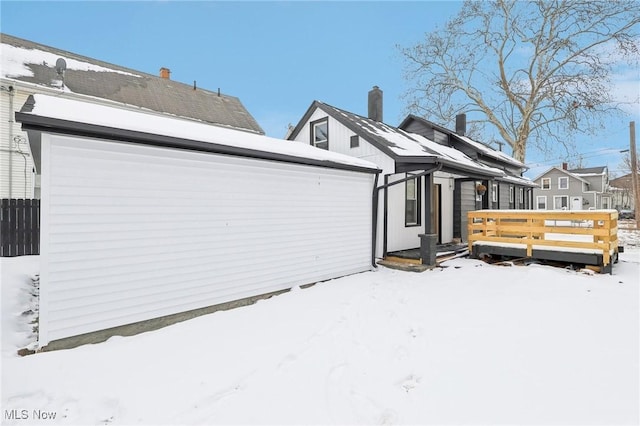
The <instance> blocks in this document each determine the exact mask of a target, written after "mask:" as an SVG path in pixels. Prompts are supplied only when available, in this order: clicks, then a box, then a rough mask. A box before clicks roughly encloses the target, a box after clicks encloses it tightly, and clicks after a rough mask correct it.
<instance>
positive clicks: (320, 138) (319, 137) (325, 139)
mask: <svg viewBox="0 0 640 426" xmlns="http://www.w3.org/2000/svg"><path fill="white" fill-rule="evenodd" d="M311 145H313V146H315V147H317V148H322V149H327V150H328V149H329V121H328V120H327V118H322V119H320V120H317V121H314V122H312V123H311Z"/></svg>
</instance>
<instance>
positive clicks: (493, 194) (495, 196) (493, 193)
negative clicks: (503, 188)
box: [491, 183, 498, 203]
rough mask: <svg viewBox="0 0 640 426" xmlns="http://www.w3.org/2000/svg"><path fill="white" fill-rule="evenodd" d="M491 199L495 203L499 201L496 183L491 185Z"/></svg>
mask: <svg viewBox="0 0 640 426" xmlns="http://www.w3.org/2000/svg"><path fill="white" fill-rule="evenodd" d="M491 201H493V202H494V203H497V202H498V184H497V183H494V184H493V185H491Z"/></svg>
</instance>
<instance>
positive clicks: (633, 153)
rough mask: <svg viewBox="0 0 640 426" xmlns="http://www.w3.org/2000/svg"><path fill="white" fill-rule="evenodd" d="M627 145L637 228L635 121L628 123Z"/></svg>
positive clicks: (638, 197)
mask: <svg viewBox="0 0 640 426" xmlns="http://www.w3.org/2000/svg"><path fill="white" fill-rule="evenodd" d="M629 145H630V146H629V151H630V152H629V155H630V156H631V184H632V185H633V201H634V207H633V208H634V211H635V216H636V229H638V222H640V214H638V209H639V208H640V190H639V188H638V155H637V154H636V122H635V121H632V122H630V123H629Z"/></svg>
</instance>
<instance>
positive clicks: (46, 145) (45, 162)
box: [38, 133, 51, 347]
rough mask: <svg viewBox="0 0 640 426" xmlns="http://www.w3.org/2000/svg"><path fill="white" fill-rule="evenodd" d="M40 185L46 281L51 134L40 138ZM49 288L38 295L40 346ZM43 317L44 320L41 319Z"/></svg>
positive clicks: (42, 269) (46, 331)
mask: <svg viewBox="0 0 640 426" xmlns="http://www.w3.org/2000/svg"><path fill="white" fill-rule="evenodd" d="M40 153H41V154H40V155H41V157H40V158H41V167H40V169H41V171H40V174H41V176H42V177H41V179H42V180H41V185H40V194H41V198H40V283H46V282H48V280H49V254H50V249H49V230H50V221H49V212H50V211H51V209H50V194H51V189H50V188H51V167H50V166H51V165H50V164H49V159H50V158H51V135H49V134H46V133H43V134H42V138H41V148H40ZM50 290H51V288H50V287H49V286H47V285H40V293H39V296H38V303H39V308H38V309H39V312H38V315H39V317H40V321H39V324H38V346H39V347H42V346H44V345H46V344H47V343H49V328H50V327H49V323H48V322H47V321H46V318H49V300H50ZM43 319H44V320H43Z"/></svg>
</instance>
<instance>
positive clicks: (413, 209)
mask: <svg viewBox="0 0 640 426" xmlns="http://www.w3.org/2000/svg"><path fill="white" fill-rule="evenodd" d="M404 206H405V208H404V224H405V226H418V225H420V178H415V179H411V180H408V181H406V182H405V203H404Z"/></svg>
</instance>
